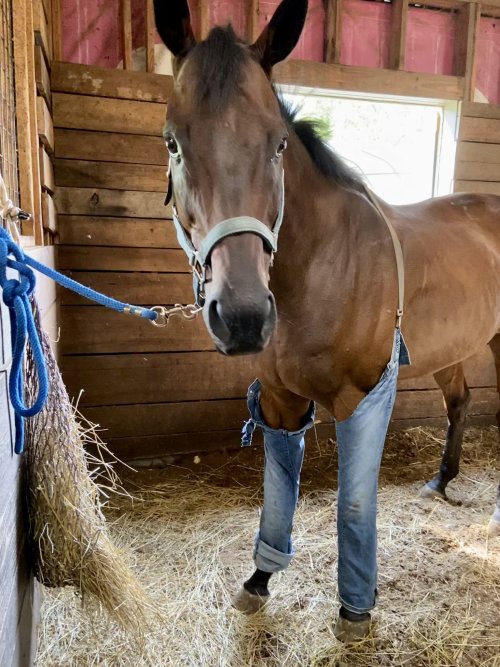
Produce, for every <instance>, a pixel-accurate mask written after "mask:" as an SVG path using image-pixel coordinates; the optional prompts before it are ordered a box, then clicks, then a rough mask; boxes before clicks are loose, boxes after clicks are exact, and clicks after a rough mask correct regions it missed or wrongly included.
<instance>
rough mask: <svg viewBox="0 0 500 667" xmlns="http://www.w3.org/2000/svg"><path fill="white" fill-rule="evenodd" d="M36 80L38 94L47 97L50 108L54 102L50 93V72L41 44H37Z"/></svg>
mask: <svg viewBox="0 0 500 667" xmlns="http://www.w3.org/2000/svg"><path fill="white" fill-rule="evenodd" d="M35 80H36V89H37V91H38V94H39V95H41V96H42V97H43V98H44V99H45V101H46V102H47V104H48V106H49V108H50V107H51V104H52V102H51V94H50V73H49V68H48V67H47V62H46V60H45V57H44V55H43V51H42V47H41V46H40V45H39V44H35Z"/></svg>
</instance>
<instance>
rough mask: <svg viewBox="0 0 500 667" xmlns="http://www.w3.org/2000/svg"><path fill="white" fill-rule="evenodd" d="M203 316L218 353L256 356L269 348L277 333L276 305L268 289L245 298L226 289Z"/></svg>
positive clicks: (207, 307) (212, 298)
mask: <svg viewBox="0 0 500 667" xmlns="http://www.w3.org/2000/svg"><path fill="white" fill-rule="evenodd" d="M203 316H204V318H205V324H206V325H207V328H208V330H209V332H210V334H211V335H212V338H213V339H214V342H215V345H216V347H217V349H218V350H219V352H221V353H222V354H227V355H237V354H255V353H257V352H261V351H262V350H263V349H264V348H265V347H266V345H267V344H268V342H269V339H270V338H271V335H272V333H273V331H274V328H275V326H276V304H275V301H274V296H273V294H272V292H270V291H269V290H268V289H260V290H259V291H258V292H252V293H251V294H248V295H247V296H246V298H245V296H242V295H238V296H237V295H236V294H235V293H234V292H233V291H230V290H229V288H227V289H225V290H221V291H219V292H218V293H216V294H214V295H212V296H211V298H210V300H209V301H208V302H207V303H206V305H205V308H204V309H203Z"/></svg>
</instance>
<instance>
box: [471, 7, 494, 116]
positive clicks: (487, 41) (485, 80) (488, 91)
mask: <svg viewBox="0 0 500 667" xmlns="http://www.w3.org/2000/svg"><path fill="white" fill-rule="evenodd" d="M476 88H477V89H478V91H479V93H480V94H482V95H484V97H485V98H486V99H487V100H488V101H489V102H491V103H492V104H500V19H487V18H482V19H481V24H480V28H479V43H478V53H477V71H476Z"/></svg>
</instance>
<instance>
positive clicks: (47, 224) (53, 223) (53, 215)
mask: <svg viewBox="0 0 500 667" xmlns="http://www.w3.org/2000/svg"><path fill="white" fill-rule="evenodd" d="M42 220H43V228H44V229H47V230H49V231H51V232H52V233H53V234H55V233H56V232H57V211H56V206H55V204H54V199H53V198H52V195H51V194H49V193H48V192H42Z"/></svg>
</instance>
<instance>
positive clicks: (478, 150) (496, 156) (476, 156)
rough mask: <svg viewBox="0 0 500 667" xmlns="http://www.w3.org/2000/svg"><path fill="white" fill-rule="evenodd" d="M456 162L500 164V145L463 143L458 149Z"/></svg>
mask: <svg viewBox="0 0 500 667" xmlns="http://www.w3.org/2000/svg"><path fill="white" fill-rule="evenodd" d="M456 161H457V163H458V164H460V163H462V162H482V163H483V164H485V165H487V164H495V165H498V164H500V146H499V145H498V144H482V143H478V142H474V141H461V142H460V143H459V144H458V147H457V154H456Z"/></svg>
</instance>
